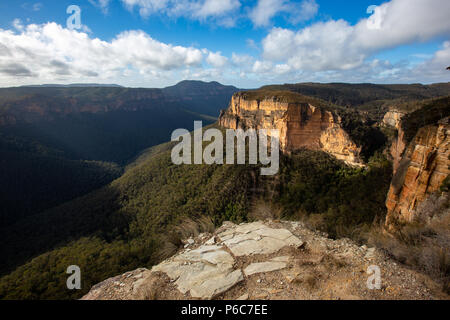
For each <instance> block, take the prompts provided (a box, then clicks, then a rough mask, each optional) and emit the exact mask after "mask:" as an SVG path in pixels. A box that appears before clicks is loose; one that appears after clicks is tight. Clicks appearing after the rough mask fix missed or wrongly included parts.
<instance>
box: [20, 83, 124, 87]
mask: <svg viewBox="0 0 450 320" xmlns="http://www.w3.org/2000/svg"><path fill="white" fill-rule="evenodd" d="M21 87H25V88H89V87H107V88H109V87H112V88H123V86H121V85H118V84H103V83H71V84H52V83H46V84H35V85H24V86H21Z"/></svg>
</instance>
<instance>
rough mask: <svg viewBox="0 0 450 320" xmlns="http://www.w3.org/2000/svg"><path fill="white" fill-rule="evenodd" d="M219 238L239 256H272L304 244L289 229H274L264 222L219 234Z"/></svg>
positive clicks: (240, 226)
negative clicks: (286, 248)
mask: <svg viewBox="0 0 450 320" xmlns="http://www.w3.org/2000/svg"><path fill="white" fill-rule="evenodd" d="M219 238H220V240H221V241H222V242H223V244H225V245H226V246H227V247H228V248H229V249H230V250H231V252H232V253H233V254H234V255H235V256H237V257H240V256H247V255H254V254H271V253H274V252H277V251H279V250H280V249H282V248H284V247H287V246H297V247H300V246H301V245H302V244H303V242H302V241H301V240H300V239H299V238H297V237H296V236H294V235H293V234H292V233H291V232H290V231H289V230H287V229H273V228H270V227H268V226H266V225H265V224H264V223H262V222H254V223H249V224H246V225H239V226H237V227H235V228H230V229H228V230H225V231H224V232H221V233H219Z"/></svg>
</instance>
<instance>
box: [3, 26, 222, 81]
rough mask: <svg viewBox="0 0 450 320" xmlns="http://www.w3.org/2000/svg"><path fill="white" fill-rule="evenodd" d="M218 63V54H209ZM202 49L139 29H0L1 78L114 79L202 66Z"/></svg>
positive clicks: (11, 79)
mask: <svg viewBox="0 0 450 320" xmlns="http://www.w3.org/2000/svg"><path fill="white" fill-rule="evenodd" d="M211 57H212V61H213V62H214V63H216V64H220V54H213V55H211ZM202 61H203V53H202V51H201V50H199V49H196V48H193V47H182V46H174V45H170V44H165V43H162V42H159V41H157V40H155V39H153V38H152V37H150V36H149V35H148V34H146V33H144V32H143V31H127V32H122V33H120V34H119V35H117V36H116V37H115V38H114V39H113V40H111V41H109V42H108V41H103V40H100V39H98V38H91V37H90V36H89V35H88V34H86V33H84V32H80V31H76V30H69V29H66V28H63V27H62V26H60V25H58V24H56V23H47V24H43V25H35V24H31V25H28V26H26V27H24V26H21V27H20V28H18V29H17V31H11V30H2V29H0V82H2V83H3V84H4V83H8V82H10V81H15V80H17V77H30V76H33V77H35V79H36V80H38V81H46V80H48V81H50V80H64V79H86V78H90V77H96V78H100V79H108V78H116V77H118V76H120V75H121V74H125V73H127V72H128V73H129V72H131V71H133V70H134V71H135V72H138V73H141V74H147V73H148V74H155V73H158V72H162V73H164V72H167V71H172V70H177V69H182V68H185V67H198V66H201V64H202Z"/></svg>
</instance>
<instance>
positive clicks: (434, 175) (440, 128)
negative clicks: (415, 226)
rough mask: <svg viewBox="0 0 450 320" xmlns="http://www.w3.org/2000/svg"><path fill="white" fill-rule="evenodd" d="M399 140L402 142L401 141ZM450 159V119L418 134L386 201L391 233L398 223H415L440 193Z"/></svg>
mask: <svg viewBox="0 0 450 320" xmlns="http://www.w3.org/2000/svg"><path fill="white" fill-rule="evenodd" d="M399 133H400V134H401V130H399ZM398 140H399V141H401V140H402V139H401V137H399V138H398ZM394 149H395V148H394ZM449 157H450V125H449V118H444V119H442V120H440V121H439V122H438V123H437V124H435V125H429V126H425V127H423V128H421V129H419V130H418V132H417V134H416V136H415V138H414V139H413V141H412V142H411V143H410V144H409V146H408V147H407V149H406V151H405V153H404V155H403V157H402V158H400V160H399V161H397V163H398V165H397V166H398V168H395V169H396V172H395V175H394V178H393V180H392V183H391V187H390V189H389V193H388V196H387V200H386V207H387V209H388V214H387V217H386V227H387V228H388V229H390V230H393V229H395V225H396V224H397V222H400V223H404V222H412V221H414V220H415V219H416V218H417V209H418V207H419V205H420V204H421V203H423V202H424V201H425V200H426V198H427V197H428V196H429V195H430V194H431V193H433V192H436V191H438V190H439V188H440V186H441V185H442V183H443V181H444V179H445V178H446V177H447V176H448V174H449V173H450V170H449V164H450V161H449V159H450V158H449ZM394 160H395V159H394Z"/></svg>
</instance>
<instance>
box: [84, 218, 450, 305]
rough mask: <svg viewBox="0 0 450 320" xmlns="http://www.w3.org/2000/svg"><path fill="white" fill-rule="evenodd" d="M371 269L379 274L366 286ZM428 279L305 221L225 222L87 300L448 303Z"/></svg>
mask: <svg viewBox="0 0 450 320" xmlns="http://www.w3.org/2000/svg"><path fill="white" fill-rule="evenodd" d="M369 266H377V267H379V268H380V271H381V275H380V276H381V278H380V280H381V285H380V288H379V289H370V288H369V287H368V285H367V283H368V279H369V277H370V274H367V270H368V268H369ZM369 282H370V280H369ZM446 298H448V297H447V296H445V295H444V294H443V293H440V290H439V287H438V286H437V285H436V284H435V283H434V282H433V281H432V280H430V279H429V278H428V277H426V276H424V275H421V274H419V273H416V272H414V271H411V270H409V269H407V268H404V267H402V266H400V265H398V264H397V263H395V262H394V261H393V260H391V259H390V258H389V257H387V256H386V255H385V254H384V253H383V252H382V251H379V250H377V249H375V248H367V247H366V246H362V247H360V246H358V245H356V244H355V243H353V242H352V241H351V240H349V239H339V240H332V239H328V238H327V237H326V235H325V234H323V233H319V232H315V231H311V230H309V229H307V228H306V227H305V226H304V225H303V224H302V223H300V222H288V221H269V220H268V221H264V222H262V221H257V222H253V223H246V224H240V225H235V224H233V223H230V222H226V223H224V225H223V226H222V227H221V228H219V229H218V230H217V231H216V232H214V233H213V234H201V235H199V236H198V237H196V238H190V239H187V240H186V241H185V247H184V248H183V249H181V250H180V251H179V252H178V253H177V254H176V255H174V256H173V257H171V258H169V259H167V260H165V261H163V262H161V263H160V264H158V265H156V266H154V267H153V268H152V269H151V270H148V269H145V268H141V269H137V270H134V271H131V272H127V273H125V274H122V275H119V276H117V277H114V278H110V279H108V280H105V281H103V282H101V283H99V284H97V285H95V286H94V287H92V289H91V290H90V292H89V293H88V294H86V295H85V296H84V297H83V298H82V299H84V300H99V299H100V300H111V299H112V300H130V299H132V300H133V299H137V300H147V299H161V300H167V299H169V300H173V299H188V300H189V299H224V300H225V299H226V300H230V299H231V300H247V299H251V300H258V299H273V300H281V299H283V300H284V299H292V300H302V299H446Z"/></svg>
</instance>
